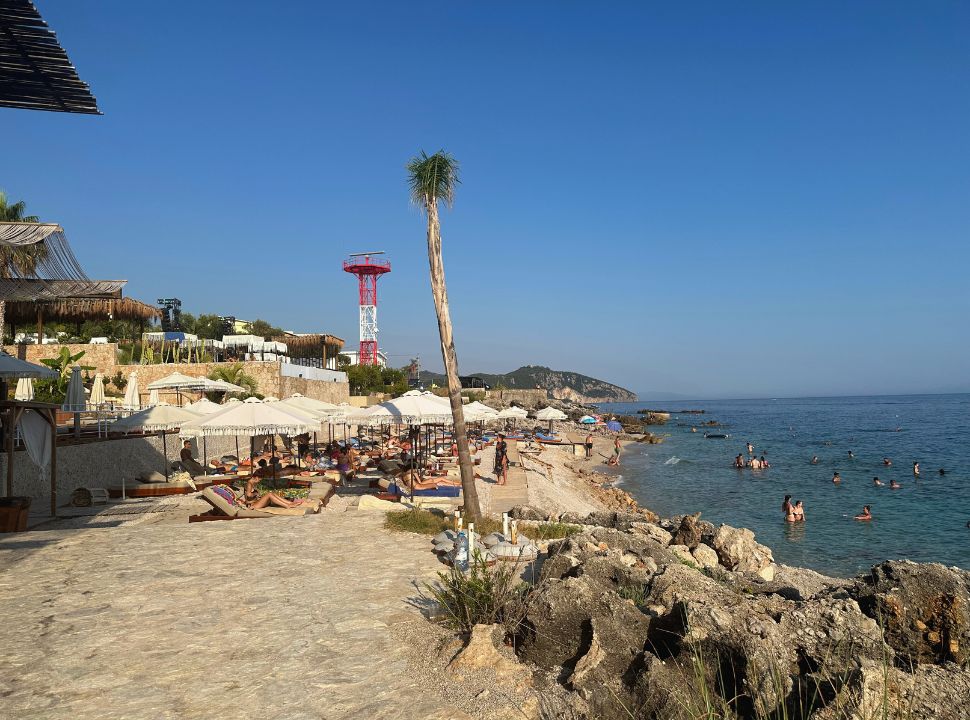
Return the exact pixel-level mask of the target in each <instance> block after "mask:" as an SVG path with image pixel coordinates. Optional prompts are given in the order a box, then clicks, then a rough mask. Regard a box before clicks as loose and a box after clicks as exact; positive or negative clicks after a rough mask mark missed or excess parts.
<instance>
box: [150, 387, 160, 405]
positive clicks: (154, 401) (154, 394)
mask: <svg viewBox="0 0 970 720" xmlns="http://www.w3.org/2000/svg"><path fill="white" fill-rule="evenodd" d="M158 403H159V400H158V388H152V390H151V392H150V393H148V406H149V407H151V406H153V405H158Z"/></svg>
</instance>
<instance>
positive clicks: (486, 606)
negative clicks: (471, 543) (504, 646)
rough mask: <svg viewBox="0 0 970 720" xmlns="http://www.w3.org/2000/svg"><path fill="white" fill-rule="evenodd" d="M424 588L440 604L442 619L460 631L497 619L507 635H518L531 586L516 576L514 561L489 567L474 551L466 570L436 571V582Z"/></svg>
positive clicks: (492, 622)
mask: <svg viewBox="0 0 970 720" xmlns="http://www.w3.org/2000/svg"><path fill="white" fill-rule="evenodd" d="M425 589H426V590H427V591H428V592H429V593H430V595H431V597H432V598H433V599H434V600H435V601H436V602H437V603H438V606H439V607H440V608H441V610H442V612H443V614H444V621H445V622H446V623H447V624H448V625H450V626H451V627H453V628H454V629H456V630H458V631H459V632H463V633H469V632H471V629H472V628H473V627H474V626H475V625H492V624H496V623H497V624H499V625H502V626H503V627H504V628H505V632H506V634H507V635H509V636H515V635H517V634H518V633H519V630H520V628H521V626H522V622H523V620H524V619H525V615H526V611H527V610H528V605H529V599H530V597H531V587H530V586H529V585H528V584H527V583H524V582H522V581H521V580H519V578H518V572H517V570H516V564H515V563H508V564H506V563H498V564H497V565H496V566H495V568H489V567H488V566H487V565H486V564H485V561H484V560H483V559H482V556H481V554H480V553H479V552H477V551H476V552H474V553H473V554H472V560H471V564H470V566H469V568H468V573H467V574H466V573H463V572H462V571H461V570H459V569H458V568H456V567H452V568H451V569H450V570H449V571H448V572H442V573H438V582H437V583H436V584H434V585H425Z"/></svg>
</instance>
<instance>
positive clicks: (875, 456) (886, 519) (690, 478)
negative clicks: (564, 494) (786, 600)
mask: <svg viewBox="0 0 970 720" xmlns="http://www.w3.org/2000/svg"><path fill="white" fill-rule="evenodd" d="M648 407H649V408H653V409H665V410H672V411H676V410H681V409H697V410H704V411H705V413H704V414H703V415H694V414H679V413H676V412H675V413H674V414H672V415H671V418H670V421H669V422H668V423H667V424H666V425H662V426H653V427H650V428H649V429H650V430H652V431H654V433H656V434H660V435H663V436H665V440H664V442H663V444H660V445H648V444H640V443H636V444H631V445H628V446H627V447H626V449H625V450H624V452H623V455H622V458H621V467H620V468H619V471H620V472H622V474H623V482H624V484H623V487H624V489H625V490H626V491H628V492H629V493H630V494H631V495H633V496H634V497H635V498H636V499H637V501H638V502H640V504H641V505H643V506H644V507H648V508H650V509H651V510H654V511H655V512H657V513H659V514H660V515H663V516H670V515H679V514H684V513H692V512H696V511H701V512H702V513H703V515H702V517H703V518H704V519H705V520H709V521H711V522H713V523H715V524H719V523H727V524H728V525H733V526H736V527H746V528H750V529H751V530H753V531H754V532H755V534H756V537H757V540H758V541H759V542H761V543H763V544H765V545H768V546H769V547H770V548H771V549H772V551H773V552H774V556H775V559H776V560H777V561H778V562H781V563H785V564H787V565H799V566H804V567H809V568H813V569H815V570H818V571H820V572H824V573H827V574H832V575H842V576H849V575H855V574H857V573H859V572H863V571H865V570H867V569H868V568H869V567H870V566H872V565H874V564H876V563H879V562H881V561H883V560H888V559H902V558H908V559H910V560H915V561H918V562H941V563H944V564H946V565H957V566H960V567H963V568H967V569H970V527H968V526H967V523H968V522H970V395H924V396H887V397H847V398H803V399H778V400H721V401H691V402H676V403H670V402H664V403H657V402H654V403H623V404H612V405H604V406H602V409H603V410H604V411H607V412H615V413H617V414H621V413H622V414H632V413H634V412H636V411H637V410H639V409H642V408H648ZM712 420H713V421H715V422H717V423H719V426H718V427H707V428H706V427H705V426H704V423H706V422H709V421H712ZM692 428H696V432H691V429H692ZM705 430H707V431H708V432H711V433H725V434H727V435H728V437H727V438H726V439H714V438H705V437H704V433H705ZM747 442H750V443H751V444H752V445H754V447H755V452H756V455H757V456H758V457H760V456H761V455H762V454H764V455H765V457H766V458H767V460H768V461H769V463H770V464H771V467H770V468H769V469H767V470H749V469H745V470H736V469H735V468H734V467H733V466H732V463H733V461H734V457H735V456H736V455H737V454H738V453H741V454H743V455H744V456H745V457H747V451H746V447H745V444H746V443H747ZM850 450H851V451H852V453H853V455H854V458H852V459H850V458H849V451H850ZM813 455H817V456H818V459H819V462H818V464H817V465H812V464H811V459H812V456H813ZM883 458H890V459H891V460H892V463H893V464H892V466H891V467H886V466H884V465H883ZM914 461H918V462H919V463H920V477H919V479H916V478H914V476H913V472H912V464H913V462H914ZM940 468H943V469H944V470H945V474H944V475H940V474H939V472H938V471H939V469H940ZM836 471H838V472H839V473H840V475H841V476H842V482H841V484H839V485H836V484H834V483H833V482H832V475H833V473H834V472H836ZM875 476H878V477H879V479H880V480H882V481H883V482H885V483H886V485H885V486H882V487H875V486H874V485H873V482H872V479H873V477H875ZM891 479H895V480H897V481H898V482H899V483H900V484H901V485H902V488H901V489H898V490H891V489H890V488H889V487H888V485H889V481H890V480H891ZM785 495H791V496H792V498H793V500H802V501H803V503H804V506H805V517H806V521H805V522H804V523H797V524H792V523H787V522H785V518H784V515H783V513H782V511H781V504H782V500H783V499H784V496H785ZM863 505H871V506H872V515H873V518H874V519H873V520H872V521H871V522H859V521H856V520H853V519H852V516H853V515H856V514H857V513H859V512H860V511H861V510H862V506H863Z"/></svg>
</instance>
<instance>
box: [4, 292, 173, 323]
mask: <svg viewBox="0 0 970 720" xmlns="http://www.w3.org/2000/svg"><path fill="white" fill-rule="evenodd" d="M38 312H42V313H43V317H44V320H45V321H46V322H64V323H67V322H85V321H87V320H105V319H107V318H112V319H113V320H137V321H146V322H147V321H150V320H154V319H156V318H159V317H161V314H162V311H161V310H159V309H158V308H157V307H155V306H153V305H148V304H146V303H143V302H140V301H138V300H134V299H132V298H122V297H68V298H58V299H56V300H48V301H13V302H11V301H9V300H8V301H7V310H6V321H7V322H8V323H13V324H15V325H20V324H24V323H32V322H34V321H35V320H36V319H37V313H38Z"/></svg>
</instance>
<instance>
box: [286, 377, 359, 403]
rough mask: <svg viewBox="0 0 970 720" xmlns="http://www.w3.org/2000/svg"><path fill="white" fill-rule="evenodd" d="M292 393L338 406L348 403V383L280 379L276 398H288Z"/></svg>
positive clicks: (292, 378) (291, 378)
mask: <svg viewBox="0 0 970 720" xmlns="http://www.w3.org/2000/svg"><path fill="white" fill-rule="evenodd" d="M294 393H300V394H301V395H304V396H306V397H309V398H313V399H314V400H322V401H324V402H328V403H333V404H334V405H339V404H340V403H342V402H350V383H345V382H327V381H325V380H307V379H306V378H294V377H280V378H279V390H278V392H277V394H276V397H279V398H284V397H289V396H290V395H293V394H294Z"/></svg>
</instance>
